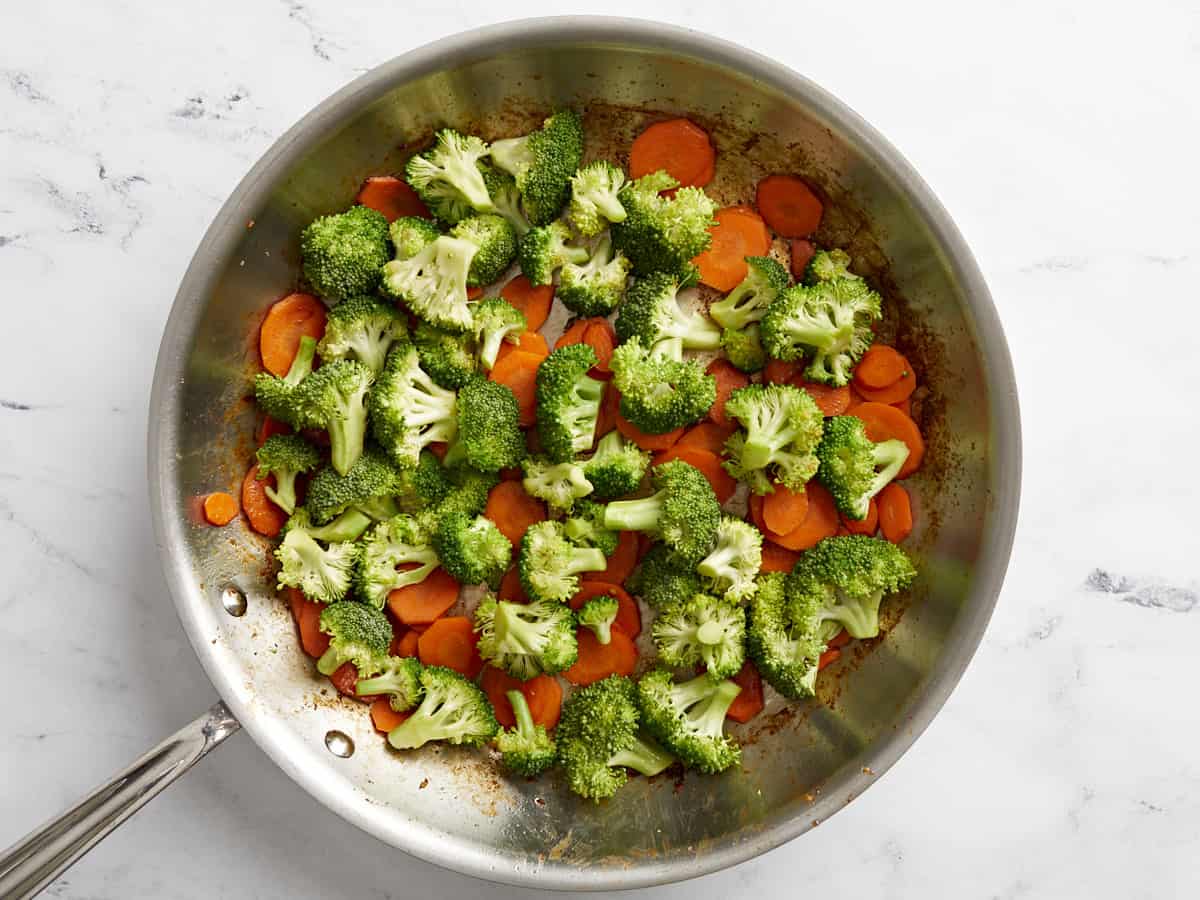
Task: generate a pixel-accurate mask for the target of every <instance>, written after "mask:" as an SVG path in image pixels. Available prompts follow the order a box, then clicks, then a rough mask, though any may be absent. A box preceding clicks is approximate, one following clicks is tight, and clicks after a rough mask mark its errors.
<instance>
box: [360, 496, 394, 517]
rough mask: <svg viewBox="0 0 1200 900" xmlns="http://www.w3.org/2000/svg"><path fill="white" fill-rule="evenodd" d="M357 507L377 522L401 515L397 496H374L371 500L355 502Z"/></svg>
mask: <svg viewBox="0 0 1200 900" xmlns="http://www.w3.org/2000/svg"><path fill="white" fill-rule="evenodd" d="M355 508H356V509H357V510H358V512H360V513H362V514H363V515H366V516H369V517H370V518H371V519H372V520H373V521H376V522H383V521H385V520H386V519H392V518H395V517H396V516H398V515H400V507H399V506H398V505H397V504H396V498H395V497H372V498H371V499H370V500H363V501H362V502H360V503H357V504H355Z"/></svg>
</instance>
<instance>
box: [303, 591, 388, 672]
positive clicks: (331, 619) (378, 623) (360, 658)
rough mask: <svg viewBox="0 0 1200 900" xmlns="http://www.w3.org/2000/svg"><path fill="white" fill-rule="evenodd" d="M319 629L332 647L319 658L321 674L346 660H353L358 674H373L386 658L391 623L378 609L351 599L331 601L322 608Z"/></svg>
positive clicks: (342, 664) (347, 661) (318, 665)
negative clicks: (326, 636) (327, 636)
mask: <svg viewBox="0 0 1200 900" xmlns="http://www.w3.org/2000/svg"><path fill="white" fill-rule="evenodd" d="M320 628H321V631H322V632H324V633H325V634H327V635H329V638H330V640H329V649H328V650H326V651H325V652H324V654H322V656H321V658H320V659H318V660H317V671H318V672H320V673H321V674H322V675H332V674H333V673H334V672H336V671H337V670H338V669H340V668H341V667H342V666H344V665H345V664H346V663H353V664H354V668H356V669H357V670H358V674H359V675H374V674H375V673H376V672H378V671H379V670H380V668H381V667H382V666H383V663H384V661H385V660H386V659H387V652H388V647H389V646H390V645H391V643H392V623H391V622H389V621H388V618H387V616H385V615H384V614H383V613H381V612H380V611H379V610H377V609H374V608H372V607H370V606H367V605H366V604H364V603H355V602H353V601H350V600H343V601H339V602H337V603H330V604H329V605H328V606H326V607H325V608H324V609H323V610H321V621H320Z"/></svg>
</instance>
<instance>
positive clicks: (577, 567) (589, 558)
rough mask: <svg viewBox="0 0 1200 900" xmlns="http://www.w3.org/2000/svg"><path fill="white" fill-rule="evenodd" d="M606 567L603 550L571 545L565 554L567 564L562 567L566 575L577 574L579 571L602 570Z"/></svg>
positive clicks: (606, 558) (606, 562) (606, 561)
mask: <svg viewBox="0 0 1200 900" xmlns="http://www.w3.org/2000/svg"><path fill="white" fill-rule="evenodd" d="M607 568H608V557H606V556H605V555H604V551H603V550H597V549H596V548H595V547H573V548H572V549H571V550H570V552H569V553H568V554H567V564H566V565H565V566H564V567H563V573H564V574H566V575H578V574H579V573H580V572H603V571H604V570H605V569H607Z"/></svg>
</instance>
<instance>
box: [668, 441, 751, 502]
mask: <svg viewBox="0 0 1200 900" xmlns="http://www.w3.org/2000/svg"><path fill="white" fill-rule="evenodd" d="M672 459H681V460H683V461H684V462H685V463H687V464H688V465H689V466H694V467H696V468H697V469H699V470H700V472H701V474H703V475H704V477H705V478H707V479H708V483H709V484H711V485H712V489H713V493H714V494H716V495H717V502H718V503H724V502H725V501H727V500H728V499H729V498H730V497H732V496H733V492H734V491H735V490H737V481H736V480H735V479H734V478H733V476H732V475H730V474H729V473H728V472H726V471H725V469H724V467H723V466H722V465H721V460H720V458H719V457H718V456H717V455H716V454H715V453H713V452H712V451H710V450H702V449H701V448H699V447H688V446H680V445H679V444H675V445H674V446H672V447H668V448H667V449H666V450H664V451H663V452H662V453H659V454H658V455H657V456H655V457H654V465H656V466H657V465H661V464H662V463H665V462H669V461H670V460H672Z"/></svg>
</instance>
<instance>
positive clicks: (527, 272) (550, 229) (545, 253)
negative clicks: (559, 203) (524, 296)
mask: <svg viewBox="0 0 1200 900" xmlns="http://www.w3.org/2000/svg"><path fill="white" fill-rule="evenodd" d="M570 239H571V229H569V228H568V227H567V226H566V224H565V223H564V222H561V221H558V222H551V223H550V224H549V225H542V226H539V227H538V228H534V229H531V230H530V231H529V232H528V233H527V234H526V235H525V236H524V237H523V238H521V246H520V248H519V249H518V251H517V258H518V259H519V260H520V262H521V272H522V274H524V276H525V277H526V278H528V279H529V283H530V284H535V285H537V284H549V283H550V282H551V280H553V278H554V273H555V271H556V270H558V269H561V268H562V267H563V266H565V265H566V264H567V263H575V264H576V265H582V264H583V263H585V262H587V261H588V252H587V248H586V247H570V246H567V241H569V240H570Z"/></svg>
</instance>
